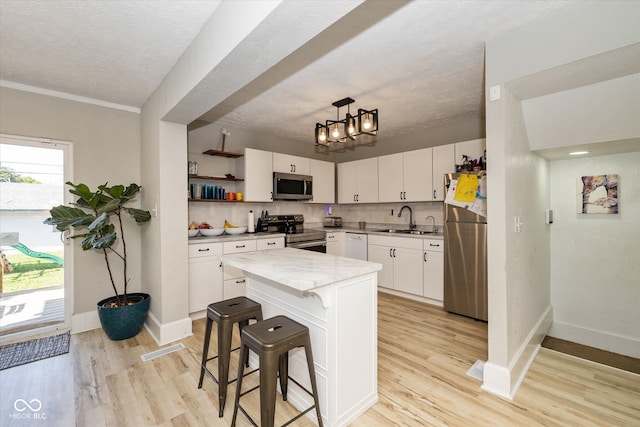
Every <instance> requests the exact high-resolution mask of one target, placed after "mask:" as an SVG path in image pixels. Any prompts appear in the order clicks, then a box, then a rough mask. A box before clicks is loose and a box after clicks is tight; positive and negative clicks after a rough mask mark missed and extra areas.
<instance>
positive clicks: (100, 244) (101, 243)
mask: <svg viewBox="0 0 640 427" xmlns="http://www.w3.org/2000/svg"><path fill="white" fill-rule="evenodd" d="M117 237H118V236H117V234H116V233H109V234H106V235H103V236H102V237H100V238H99V239H96V240H94V241H93V247H94V248H95V249H107V248H110V247H111V246H113V244H114V243H115V242H116V239H117Z"/></svg>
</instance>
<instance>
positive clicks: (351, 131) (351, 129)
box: [348, 118, 356, 135]
mask: <svg viewBox="0 0 640 427" xmlns="http://www.w3.org/2000/svg"><path fill="white" fill-rule="evenodd" d="M348 131H349V135H353V134H354V133H356V124H355V120H353V119H352V118H350V119H349V129H348Z"/></svg>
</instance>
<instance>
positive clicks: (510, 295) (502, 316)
mask: <svg viewBox="0 0 640 427" xmlns="http://www.w3.org/2000/svg"><path fill="white" fill-rule="evenodd" d="M639 13H640V3H637V2H614V1H610V2H584V3H583V2H580V3H576V4H574V5H570V6H568V7H566V8H563V9H561V10H560V11H555V12H552V13H550V14H549V15H547V16H546V17H545V18H543V19H539V20H537V21H535V22H532V23H530V24H527V25H524V26H522V27H519V28H516V29H514V30H512V31H510V32H507V33H505V34H502V35H500V36H498V37H496V38H495V39H494V40H490V41H488V42H487V44H486V82H485V85H486V88H485V90H486V92H485V93H486V94H487V95H488V92H489V89H490V88H492V87H494V86H499V88H500V89H501V91H502V97H501V99H499V100H494V101H491V100H489V96H487V112H486V117H487V156H488V159H489V160H488V179H489V182H488V188H489V192H488V197H489V200H490V201H491V202H490V203H489V205H488V208H489V210H488V218H487V219H488V224H489V226H488V230H489V236H488V239H489V240H488V246H489V248H488V256H489V266H488V268H489V360H488V362H487V363H486V364H485V369H484V383H483V388H485V389H488V390H490V391H492V392H494V393H497V394H500V395H503V396H506V397H513V395H514V394H515V393H516V391H517V388H518V386H519V384H520V382H521V380H522V379H523V378H524V375H525V374H526V371H527V369H528V364H529V363H530V362H531V361H532V360H533V358H534V357H535V354H536V351H537V348H538V344H539V342H540V340H541V339H542V336H543V334H544V333H546V332H547V329H548V327H549V326H550V324H551V313H550V310H549V307H548V305H547V308H545V305H546V303H547V301H549V299H550V284H549V281H550V260H549V255H548V254H549V246H548V245H549V243H548V242H549V232H548V230H547V229H546V228H544V226H543V225H541V224H543V222H542V221H543V219H544V215H543V211H544V209H545V208H546V207H548V206H547V205H548V203H549V197H550V196H549V191H550V190H549V182H548V180H549V177H548V165H546V162H545V161H543V160H542V159H540V158H538V157H537V156H535V155H533V154H532V153H530V152H528V147H529V142H528V135H527V128H526V125H525V122H524V117H523V113H522V100H523V99H525V98H533V97H536V96H544V95H549V94H551V93H553V92H559V91H562V90H568V89H573V88H575V87H578V86H580V82H581V81H584V80H585V79H584V78H583V77H584V76H583V74H584V72H583V71H584V70H583V69H581V67H580V61H582V60H583V59H584V58H589V57H593V58H597V59H598V62H599V65H600V68H601V69H604V70H608V71H609V72H610V74H611V75H615V74H616V68H617V67H616V63H615V61H609V59H610V58H609V57H608V56H607V55H606V53H607V52H609V51H612V50H615V49H619V48H622V47H624V46H628V45H632V44H634V43H637V42H638V41H640V30H639V28H640V27H639V26H638V25H637V16H638V14H639ZM533 52H535V54H533ZM571 65H576V66H571ZM566 70H570V71H571V73H567V72H565V71H566ZM556 71H557V72H556ZM581 72H582V73H581ZM538 76H540V77H538ZM616 77H620V76H619V75H617V76H616ZM581 78H582V79H581ZM610 78H614V77H612V76H608V75H607V73H604V74H600V80H599V81H605V80H607V79H610ZM587 80H589V79H587ZM591 80H592V81H589V82H588V84H595V83H596V81H593V79H591ZM534 83H535V84H534ZM584 84H587V83H584ZM563 114H565V115H566V117H567V120H566V123H571V122H572V121H571V118H572V111H563ZM590 119H591V120H594V121H597V120H598V119H599V117H590ZM600 124H601V126H606V125H607V124H606V123H600ZM517 216H520V217H522V219H523V223H524V225H523V228H522V232H520V233H515V232H514V225H513V224H514V217H517ZM545 252H546V254H545ZM532 275H533V276H532ZM545 275H547V277H546V278H545Z"/></svg>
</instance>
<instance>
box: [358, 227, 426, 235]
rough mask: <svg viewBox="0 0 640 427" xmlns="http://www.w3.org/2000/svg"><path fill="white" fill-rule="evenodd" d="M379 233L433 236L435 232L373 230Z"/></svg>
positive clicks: (392, 229)
mask: <svg viewBox="0 0 640 427" xmlns="http://www.w3.org/2000/svg"><path fill="white" fill-rule="evenodd" d="M371 231H375V232H377V233H396V234H418V235H420V234H433V231H424V230H397V229H395V228H385V229H382V230H371Z"/></svg>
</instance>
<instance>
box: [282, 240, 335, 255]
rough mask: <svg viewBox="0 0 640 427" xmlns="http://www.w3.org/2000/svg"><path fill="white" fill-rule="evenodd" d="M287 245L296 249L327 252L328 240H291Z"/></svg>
mask: <svg viewBox="0 0 640 427" xmlns="http://www.w3.org/2000/svg"><path fill="white" fill-rule="evenodd" d="M287 247H289V248H294V249H304V250H305V251H314V252H322V253H323V254H326V253H327V241H326V240H312V241H306V242H289V243H287Z"/></svg>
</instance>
